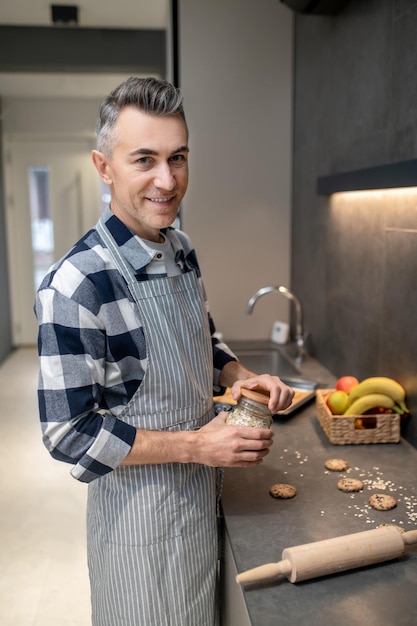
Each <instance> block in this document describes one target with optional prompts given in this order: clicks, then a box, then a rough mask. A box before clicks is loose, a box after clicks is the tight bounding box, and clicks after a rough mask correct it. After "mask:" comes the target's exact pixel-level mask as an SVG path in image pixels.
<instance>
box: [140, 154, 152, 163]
mask: <svg viewBox="0 0 417 626" xmlns="http://www.w3.org/2000/svg"><path fill="white" fill-rule="evenodd" d="M137 163H139V165H150V164H151V163H152V159H151V157H148V156H145V157H140V158H139V159H138V160H137Z"/></svg>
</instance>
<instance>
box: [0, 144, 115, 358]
mask: <svg viewBox="0 0 417 626" xmlns="http://www.w3.org/2000/svg"><path fill="white" fill-rule="evenodd" d="M93 148H94V145H93V140H92V139H86V138H79V139H71V140H70V139H67V140H65V141H63V140H60V141H59V142H58V141H53V140H42V139H39V140H34V139H30V140H25V139H22V138H10V139H7V140H6V141H5V154H6V163H5V187H6V198H7V211H6V217H7V238H8V242H9V245H8V252H9V284H10V290H11V311H12V341H13V345H14V346H16V347H19V346H28V345H36V342H37V322H36V318H35V315H34V313H33V303H34V298H35V291H36V289H37V287H38V286H39V284H40V282H41V280H42V278H43V276H44V275H45V274H46V272H47V270H48V269H49V267H50V265H52V263H54V262H55V261H57V260H59V259H60V258H61V257H62V256H63V255H64V254H65V253H66V252H67V251H68V250H69V249H70V248H71V246H72V245H73V244H74V243H75V242H76V241H77V240H78V239H79V238H80V237H81V236H82V235H83V234H84V233H85V232H86V231H87V230H88V229H89V228H91V227H92V226H94V224H95V223H96V221H97V219H98V217H99V215H100V213H101V210H102V202H101V198H100V195H101V186H100V179H99V177H98V175H97V172H96V170H95V168H94V166H93V164H92V161H91V150H92V149H93Z"/></svg>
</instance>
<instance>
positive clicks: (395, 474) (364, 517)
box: [222, 358, 417, 626]
mask: <svg viewBox="0 0 417 626" xmlns="http://www.w3.org/2000/svg"><path fill="white" fill-rule="evenodd" d="M301 374H302V375H303V377H305V378H312V379H315V380H318V381H319V382H320V386H322V387H327V386H328V387H331V386H333V384H334V382H335V379H334V377H333V376H332V375H331V374H330V373H329V372H328V371H327V370H326V369H325V368H323V367H321V366H320V364H318V363H317V362H316V361H315V360H314V359H311V358H307V360H306V361H305V362H304V364H303V365H302V366H301ZM273 430H274V432H275V440H274V444H273V447H272V451H271V452H270V454H269V455H268V456H267V457H266V458H265V460H264V462H263V464H262V465H259V466H257V467H256V468H251V469H241V468H238V469H228V470H226V472H225V479H224V487H223V495H222V507H223V514H224V522H225V532H226V533H227V535H228V538H229V541H230V544H231V549H232V552H233V556H234V559H235V563H236V567H237V571H238V572H243V571H245V570H247V569H251V568H253V567H257V566H258V565H263V564H265V563H270V562H276V561H279V560H280V559H281V553H282V550H283V549H284V548H287V547H291V546H297V545H302V544H305V543H310V542H314V541H320V540H323V539H329V538H332V537H338V536H342V535H348V534H351V533H356V532H362V531H364V530H371V529H373V528H376V527H377V526H379V525H380V524H395V525H398V526H401V527H402V528H404V530H414V529H417V490H416V483H417V450H416V449H415V448H413V447H412V446H411V445H410V444H409V443H407V442H406V441H405V440H403V439H402V440H401V442H400V443H398V444H370V445H363V444H362V445H345V446H337V445H332V444H330V443H329V441H328V439H327V437H326V435H325V434H324V432H323V431H322V429H321V426H320V424H319V423H318V421H317V418H316V410H315V402H314V400H313V401H311V402H310V403H309V404H308V405H305V406H304V407H303V408H301V409H300V410H299V411H298V412H295V413H293V414H292V415H289V416H276V417H275V419H274V425H273ZM329 458H343V459H345V460H346V461H348V463H349V464H350V469H349V470H348V471H347V472H340V473H339V472H330V471H328V470H327V469H326V468H325V466H324V463H325V461H326V460H327V459H329ZM342 476H349V477H351V478H356V477H357V478H360V479H361V480H362V482H363V483H364V485H365V486H364V489H363V491H362V492H359V493H354V494H350V493H343V492H341V491H340V490H338V489H337V487H336V483H337V481H338V479H339V477H342ZM275 483H290V484H292V485H295V486H296V488H297V495H296V496H295V497H294V498H292V499H290V500H278V499H274V498H272V497H271V496H270V495H269V487H270V486H271V485H273V484H275ZM375 492H383V493H389V494H390V495H393V496H394V497H395V498H396V499H397V502H398V505H397V507H396V508H395V509H392V510H391V511H384V512H380V511H376V510H374V509H372V508H371V507H370V506H369V504H368V500H369V496H370V495H371V494H372V493H375ZM243 589H244V599H245V602H246V607H247V611H248V614H249V618H250V620H251V623H252V624H253V626H272V625H273V626H277V625H278V626H295V625H296V626H316V625H317V626H319V625H320V626H322V625H323V624H324V625H327V626H333V625H337V626H363V624H366V625H367V626H377V625H378V626H392V625H393V624H396V626H411V625H412V624H413V625H414V624H417V546H415V547H413V548H411V549H410V548H407V550H406V555H405V556H404V557H402V558H400V559H397V560H394V561H390V562H385V563H382V564H377V565H372V566H367V567H364V568H360V569H355V570H350V571H346V572H341V573H338V574H335V575H330V576H325V577H322V578H316V579H312V580H308V581H304V582H300V583H290V582H289V581H288V580H287V578H286V577H285V576H280V577H278V578H277V579H276V580H274V581H273V582H269V583H262V584H260V583H259V584H257V585H252V586H246V587H244V588H243Z"/></svg>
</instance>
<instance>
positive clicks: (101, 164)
mask: <svg viewBox="0 0 417 626" xmlns="http://www.w3.org/2000/svg"><path fill="white" fill-rule="evenodd" d="M91 158H92V159H93V163H94V165H95V168H96V170H97V172H98V173H99V176H100V177H101V178H102V179H103V181H104V182H105V183H106V184H107V185H111V183H112V178H111V176H110V175H109V173H108V172H109V168H108V160H107V158H106V157H105V156H104V154H103V153H102V152H99V151H98V150H92V151H91Z"/></svg>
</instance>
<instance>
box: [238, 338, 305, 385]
mask: <svg viewBox="0 0 417 626" xmlns="http://www.w3.org/2000/svg"><path fill="white" fill-rule="evenodd" d="M227 343H228V345H229V347H230V348H231V350H233V352H234V353H235V354H236V356H237V357H238V359H239V360H240V361H242V363H243V365H245V367H247V368H248V369H249V370H252V371H253V372H256V373H257V374H264V373H267V374H273V375H274V376H279V377H280V378H281V379H282V380H283V381H284V382H286V383H287V384H289V385H291V386H292V387H300V388H303V389H315V388H316V386H317V384H316V382H315V381H311V380H305V379H304V378H303V377H302V375H301V372H300V370H299V369H298V368H297V366H296V365H295V363H294V362H292V361H291V359H290V358H289V357H288V356H287V355H286V354H284V353H283V352H282V351H281V350H280V349H279V346H275V345H274V344H271V343H269V342H255V341H253V342H252V341H237V342H233V341H231V342H227Z"/></svg>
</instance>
